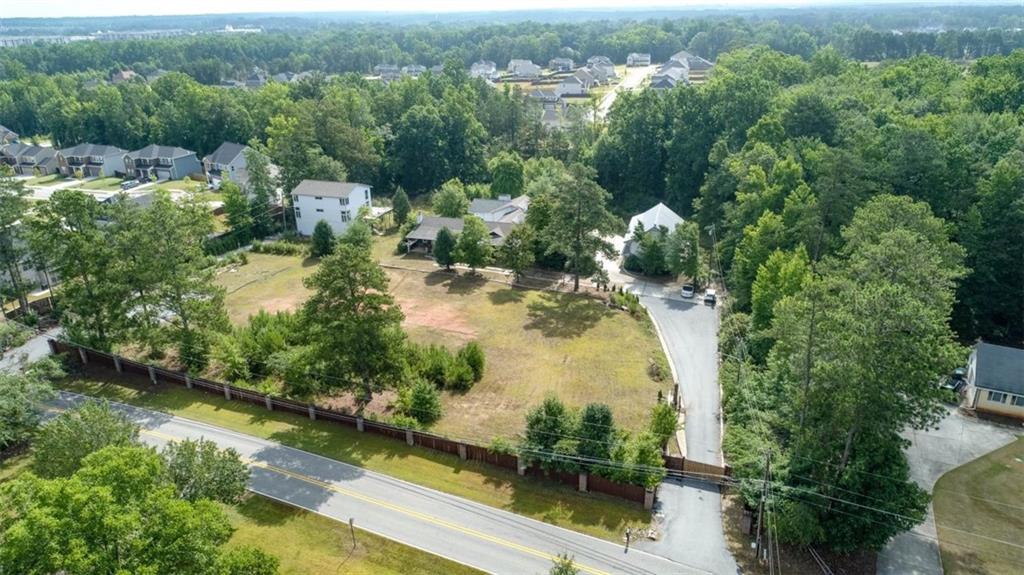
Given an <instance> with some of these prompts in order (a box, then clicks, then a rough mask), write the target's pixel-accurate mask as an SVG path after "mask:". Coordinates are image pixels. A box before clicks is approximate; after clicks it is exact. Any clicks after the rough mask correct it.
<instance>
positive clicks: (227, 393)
mask: <svg viewBox="0 0 1024 575" xmlns="http://www.w3.org/2000/svg"><path fill="white" fill-rule="evenodd" d="M224 399H226V400H228V401H231V387H229V386H228V384H226V383H225V384H224Z"/></svg>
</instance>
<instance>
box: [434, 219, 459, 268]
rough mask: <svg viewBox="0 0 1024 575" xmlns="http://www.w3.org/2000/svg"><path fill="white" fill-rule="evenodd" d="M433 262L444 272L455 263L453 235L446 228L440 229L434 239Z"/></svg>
mask: <svg viewBox="0 0 1024 575" xmlns="http://www.w3.org/2000/svg"><path fill="white" fill-rule="evenodd" d="M434 261H436V262H437V263H438V265H442V266H444V269H446V270H450V269H452V264H454V263H455V235H454V234H452V232H451V230H449V229H448V228H441V229H440V230H439V231H438V232H437V237H436V238H434Z"/></svg>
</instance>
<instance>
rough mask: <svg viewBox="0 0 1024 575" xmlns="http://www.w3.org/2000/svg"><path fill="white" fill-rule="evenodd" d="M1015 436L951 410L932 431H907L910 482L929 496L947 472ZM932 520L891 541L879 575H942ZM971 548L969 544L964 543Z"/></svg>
mask: <svg viewBox="0 0 1024 575" xmlns="http://www.w3.org/2000/svg"><path fill="white" fill-rule="evenodd" d="M1018 435H1020V432H1019V431H1016V430H1011V429H1010V428H1006V427H1002V426H998V425H994V424H991V423H988V422H986V421H984V420H979V419H975V418H971V417H967V416H965V415H963V414H961V413H960V412H959V411H957V410H956V409H954V408H952V407H951V408H949V409H948V413H947V415H946V417H945V418H944V419H943V420H942V421H941V422H940V423H939V425H938V427H937V428H936V429H929V430H925V431H913V430H911V431H907V432H905V433H904V434H903V436H904V438H906V439H908V440H909V441H910V442H911V443H910V447H909V448H907V462H908V463H909V464H910V477H911V479H913V480H914V482H915V483H917V484H918V485H919V486H920V487H922V488H923V489H925V490H927V491H928V492H929V493H930V492H932V491H933V490H934V489H935V482H936V481H938V480H939V478H940V477H942V476H943V475H945V474H946V472H948V471H950V470H953V469H956V468H957V467H960V466H961V465H963V464H965V463H967V462H969V461H972V460H974V459H977V458H979V457H981V456H982V455H985V454H986V453H990V452H992V451H995V450H996V449H999V448H1000V447H1002V446H1004V445H1006V444H1008V443H1011V442H1013V441H1014V440H1015V439H1016V438H1017V436H1018ZM937 536H938V532H937V530H936V527H935V514H934V511H933V509H932V506H931V504H929V505H928V517H927V518H926V519H925V520H924V522H922V523H921V524H920V525H918V526H917V527H914V528H913V529H912V530H911V531H909V532H907V533H902V534H900V535H898V536H896V537H894V538H893V540H892V541H890V542H889V545H887V546H886V548H885V549H883V550H882V552H881V553H879V554H878V575H941V573H942V572H943V571H942V558H941V556H940V555H939V544H938V541H936V539H935V538H936V537H937ZM964 543H965V544H969V543H968V542H964Z"/></svg>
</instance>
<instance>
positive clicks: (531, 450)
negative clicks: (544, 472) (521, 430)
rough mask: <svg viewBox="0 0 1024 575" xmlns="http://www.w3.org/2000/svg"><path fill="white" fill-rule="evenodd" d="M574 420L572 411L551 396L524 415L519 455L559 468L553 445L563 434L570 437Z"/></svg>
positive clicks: (563, 436) (574, 425) (573, 428)
mask: <svg viewBox="0 0 1024 575" xmlns="http://www.w3.org/2000/svg"><path fill="white" fill-rule="evenodd" d="M575 429H576V421H575V418H574V417H573V414H572V412H570V411H569V410H568V409H566V407H565V405H564V404H562V402H561V401H559V399H558V398H557V397H555V396H554V395H549V396H547V397H545V398H544V402H543V403H541V404H540V405H538V406H537V407H534V408H533V409H531V410H530V411H529V412H528V413H527V414H526V432H525V434H524V437H523V442H522V444H521V445H520V451H521V457H523V458H525V459H527V460H530V461H540V462H542V463H544V465H545V466H548V467H554V468H558V467H560V466H561V461H560V460H559V458H558V457H557V456H556V455H555V446H556V445H557V444H558V442H559V441H560V440H562V439H563V438H565V437H566V436H572V435H573V431H574V430H575Z"/></svg>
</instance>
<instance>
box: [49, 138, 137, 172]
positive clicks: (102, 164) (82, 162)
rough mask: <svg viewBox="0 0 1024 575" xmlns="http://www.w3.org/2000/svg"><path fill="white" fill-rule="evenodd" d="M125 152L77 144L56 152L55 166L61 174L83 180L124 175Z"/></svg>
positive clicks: (115, 148)
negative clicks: (78, 177)
mask: <svg viewBox="0 0 1024 575" xmlns="http://www.w3.org/2000/svg"><path fill="white" fill-rule="evenodd" d="M126 153H127V151H126V150H122V149H121V148H118V147H116V146H105V145H102V144H78V145H77V146H72V147H70V148H64V149H63V150H58V151H57V166H58V170H59V171H60V173H61V174H63V175H65V176H67V177H69V178H70V177H76V176H77V175H78V174H79V173H81V175H82V177H83V178H109V177H112V176H116V175H118V174H123V173H124V155H125V154H126Z"/></svg>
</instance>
